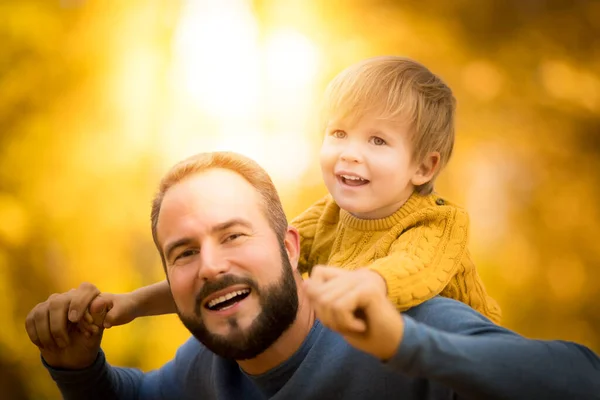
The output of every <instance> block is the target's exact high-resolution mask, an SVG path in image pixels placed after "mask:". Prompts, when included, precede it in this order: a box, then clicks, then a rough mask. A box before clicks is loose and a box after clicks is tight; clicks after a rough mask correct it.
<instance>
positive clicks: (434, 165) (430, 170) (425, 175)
mask: <svg viewBox="0 0 600 400" xmlns="http://www.w3.org/2000/svg"><path fill="white" fill-rule="evenodd" d="M439 167H440V153H439V152H437V151H432V152H430V153H427V155H426V156H425V158H423V160H422V161H421V163H420V164H419V165H418V166H417V170H416V171H415V173H414V175H413V177H412V179H411V180H410V182H411V183H412V184H413V185H414V186H421V185H424V184H426V183H427V182H429V181H430V180H431V178H433V176H434V175H435V173H436V171H437V170H438V168H439Z"/></svg>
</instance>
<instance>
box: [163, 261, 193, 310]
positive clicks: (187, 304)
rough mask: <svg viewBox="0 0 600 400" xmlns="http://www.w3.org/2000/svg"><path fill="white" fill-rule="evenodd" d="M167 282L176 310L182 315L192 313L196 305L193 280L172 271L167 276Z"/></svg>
mask: <svg viewBox="0 0 600 400" xmlns="http://www.w3.org/2000/svg"><path fill="white" fill-rule="evenodd" d="M169 281H170V284H171V293H172V294H173V300H174V301H175V304H176V305H177V308H179V309H180V310H181V311H183V312H184V313H190V312H193V309H194V307H195V303H196V296H195V292H194V280H193V279H192V278H191V277H189V276H187V275H186V274H182V273H179V272H176V271H173V272H172V273H171V274H170V275H169Z"/></svg>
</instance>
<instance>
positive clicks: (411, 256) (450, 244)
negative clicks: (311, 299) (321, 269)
mask: <svg viewBox="0 0 600 400" xmlns="http://www.w3.org/2000/svg"><path fill="white" fill-rule="evenodd" d="M291 225H293V226H294V227H296V229H298V231H299V232H300V247H301V248H300V261H299V265H298V267H299V269H300V272H307V271H310V269H311V268H312V266H314V265H319V264H320V265H328V266H336V267H342V268H345V269H350V270H354V269H357V268H363V267H366V268H369V269H371V270H373V271H376V272H378V273H379V274H381V276H383V278H384V279H385V281H386V283H387V290H388V296H389V298H390V300H392V301H393V302H394V304H396V306H397V308H398V309H399V310H400V311H404V310H407V309H409V308H411V307H414V306H416V305H417V304H420V303H423V302H424V301H426V300H429V299H431V298H432V297H434V296H436V295H438V294H439V295H442V296H445V297H449V298H452V299H456V300H458V301H461V302H463V303H466V304H468V305H469V306H471V307H472V308H474V309H475V310H477V311H479V312H480V313H482V314H483V315H485V316H487V317H488V318H490V319H491V320H492V321H494V322H496V323H499V322H500V317H501V312H500V307H499V306H498V304H497V303H496V301H494V299H492V298H491V297H490V296H489V295H488V294H487V292H486V290H485V287H484V285H483V282H482V281H481V278H480V277H479V275H478V274H477V270H476V268H475V265H474V264H473V261H472V260H471V257H470V255H469V251H468V249H467V242H468V232H469V217H468V214H467V213H466V212H465V211H464V210H463V209H461V208H459V207H457V206H455V205H453V204H451V203H450V202H448V201H446V200H444V199H442V198H440V197H439V196H438V195H437V194H430V195H427V196H422V195H419V194H417V193H414V194H413V195H412V196H411V197H410V198H409V199H408V200H407V201H406V203H405V204H404V205H403V206H402V207H401V208H400V209H399V210H398V211H396V212H395V213H394V214H392V215H390V216H389V217H387V218H382V219H375V220H366V219H359V218H356V217H354V216H353V215H351V214H350V213H349V212H347V211H345V210H342V209H340V207H339V206H338V205H337V204H336V203H335V202H334V201H333V199H332V197H331V195H327V196H325V197H324V198H323V199H321V200H319V201H318V202H316V203H315V204H313V205H312V206H311V207H310V208H308V209H307V210H306V211H304V212H303V213H302V214H300V215H299V216H298V217H297V218H296V219H294V220H293V221H292V222H291Z"/></svg>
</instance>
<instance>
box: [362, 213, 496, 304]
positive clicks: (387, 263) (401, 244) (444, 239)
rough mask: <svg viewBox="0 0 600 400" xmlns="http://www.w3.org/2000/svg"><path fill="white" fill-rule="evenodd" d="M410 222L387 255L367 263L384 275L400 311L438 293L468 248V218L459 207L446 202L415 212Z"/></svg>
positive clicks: (453, 272) (389, 292)
mask: <svg viewBox="0 0 600 400" xmlns="http://www.w3.org/2000/svg"><path fill="white" fill-rule="evenodd" d="M411 226H412V227H411V228H409V229H407V230H406V231H405V232H403V233H402V234H401V235H400V236H399V237H398V238H397V239H396V240H395V241H394V243H392V245H391V247H390V251H389V253H388V255H387V256H385V257H382V258H379V259H377V260H375V261H374V262H373V263H372V264H371V265H369V266H368V268H369V269H371V270H373V271H375V272H377V273H379V274H380V275H381V276H382V277H383V278H384V280H385V281H386V284H387V290H388V297H389V298H390V300H391V301H392V302H393V303H394V304H395V305H396V307H397V308H398V309H399V310H400V311H404V310H407V309H409V308H411V307H413V306H415V305H417V304H420V303H422V302H424V301H425V300H428V299H430V298H432V297H433V296H436V295H438V294H439V293H440V292H441V291H442V290H443V289H444V288H445V287H446V286H447V285H448V283H449V282H450V280H451V279H452V278H453V277H454V275H456V273H457V271H458V269H459V267H460V265H461V260H462V258H463V256H464V254H465V252H466V247H467V241H468V226H469V218H468V214H467V213H466V212H465V211H463V210H461V209H459V208H456V207H453V206H443V207H438V208H433V209H426V210H422V211H420V212H418V213H416V215H415V216H414V217H413V221H412V224H411ZM483 300H485V299H483Z"/></svg>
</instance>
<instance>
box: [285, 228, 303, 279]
mask: <svg viewBox="0 0 600 400" xmlns="http://www.w3.org/2000/svg"><path fill="white" fill-rule="evenodd" d="M284 245H285V251H286V252H287V255H288V258H289V260H290V264H291V265H292V269H293V270H294V271H296V270H297V269H298V258H299V257H300V234H299V233H298V230H297V229H296V228H294V227H293V226H288V227H287V231H286V232H285V238H284Z"/></svg>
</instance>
